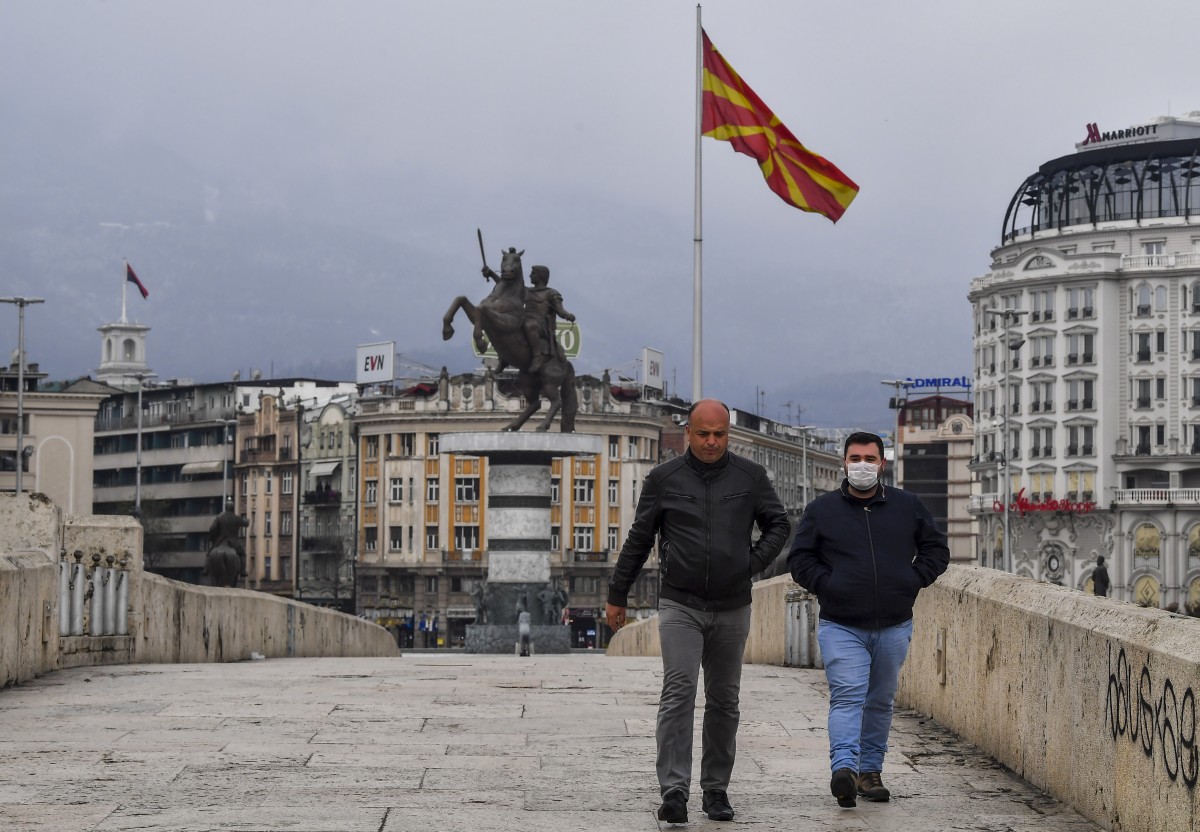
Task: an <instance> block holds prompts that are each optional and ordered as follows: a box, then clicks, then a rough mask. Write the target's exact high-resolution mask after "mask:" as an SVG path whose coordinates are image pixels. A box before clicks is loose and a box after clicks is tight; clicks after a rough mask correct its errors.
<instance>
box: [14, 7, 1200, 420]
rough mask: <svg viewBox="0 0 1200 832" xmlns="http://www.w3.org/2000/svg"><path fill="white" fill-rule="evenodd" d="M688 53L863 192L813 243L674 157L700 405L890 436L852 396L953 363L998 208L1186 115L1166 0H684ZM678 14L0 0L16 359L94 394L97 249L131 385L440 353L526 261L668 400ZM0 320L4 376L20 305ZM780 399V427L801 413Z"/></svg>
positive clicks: (711, 159)
mask: <svg viewBox="0 0 1200 832" xmlns="http://www.w3.org/2000/svg"><path fill="white" fill-rule="evenodd" d="M703 16H704V26H705V29H706V31H707V32H708V34H709V36H710V37H711V38H712V40H713V43H714V45H715V46H716V48H717V49H718V50H720V51H721V52H722V54H723V55H724V56H725V58H726V59H727V60H728V61H729V62H730V63H731V64H732V66H733V67H734V69H735V70H737V71H738V72H739V73H740V74H741V75H742V77H743V78H744V79H745V81H746V82H747V83H748V84H749V85H750V86H751V87H752V88H753V89H754V90H755V91H756V92H757V93H758V94H759V96H760V97H761V98H762V99H763V100H764V101H765V102H766V103H767V104H768V105H769V106H770V107H771V108H772V109H773V110H774V111H775V113H776V115H778V116H779V118H780V119H781V120H782V121H783V122H784V123H785V124H786V125H788V127H790V128H791V130H792V132H793V133H795V134H796V136H797V137H798V138H799V139H800V140H801V141H802V142H804V143H805V144H806V145H807V146H808V147H809V148H810V149H812V150H814V151H816V152H818V153H820V154H822V155H824V156H826V157H827V158H829V159H830V160H831V161H833V162H834V163H835V164H837V165H838V166H839V167H841V168H842V170H843V171H844V172H845V173H846V174H847V175H849V176H850V177H851V178H853V179H854V180H855V181H857V182H858V184H859V185H860V187H861V189H862V190H861V193H860V195H859V197H858V199H857V200H856V201H855V203H854V204H853V205H851V207H850V208H849V210H848V211H847V212H846V214H845V216H844V217H843V219H842V220H841V221H840V222H839V223H838V224H837V225H836V226H835V225H834V224H832V223H830V222H829V221H828V220H826V219H824V218H823V217H821V216H819V215H815V214H806V213H803V212H800V211H798V210H796V209H794V208H791V207H789V206H787V205H786V204H784V203H783V202H782V201H781V200H780V199H779V198H778V197H776V196H775V195H774V194H773V193H771V192H770V191H769V190H768V189H767V186H766V184H765V183H764V181H763V180H762V177H761V174H760V173H759V171H758V168H757V166H756V164H755V162H754V161H753V160H752V159H750V158H749V157H746V156H742V155H739V154H735V153H734V152H733V151H732V149H731V147H730V146H729V145H728V144H726V143H723V142H717V141H714V140H711V139H706V140H704V142H703V189H704V309H705V315H704V321H705V331H704V393H705V394H706V395H712V396H719V397H721V398H724V399H726V400H727V401H728V402H729V403H730V404H731V405H733V406H736V407H741V408H743V409H746V410H754V409H755V407H756V400H757V402H758V407H759V408H760V409H761V411H762V413H763V414H764V415H766V416H770V417H772V418H779V419H783V420H785V421H792V422H795V423H808V424H816V425H821V426H848V425H849V424H850V423H853V424H855V425H861V426H868V427H879V428H886V426H887V425H888V424H890V420H891V415H890V414H889V413H888V411H887V409H886V404H887V394H888V390H887V389H886V388H884V387H882V386H881V385H879V383H878V382H879V380H880V379H886V378H895V377H904V376H909V375H912V376H932V375H938V376H960V375H970V373H971V340H970V309H969V306H968V304H967V302H966V294H967V291H968V287H969V283H970V280H971V279H972V278H973V277H976V276H979V275H981V274H984V273H985V272H986V271H987V269H988V264H989V262H990V256H989V254H990V251H991V249H992V248H993V247H994V246H995V245H996V244H997V243H998V241H999V234H1000V228H1001V222H1002V219H1003V214H1004V210H1005V207H1006V205H1007V203H1008V200H1009V199H1010V198H1011V196H1012V194H1013V193H1014V191H1015V190H1016V188H1017V187H1018V186H1019V185H1020V184H1021V182H1022V180H1023V179H1024V178H1025V177H1026V176H1027V175H1029V174H1030V173H1032V172H1033V171H1034V170H1035V169H1036V168H1037V167H1038V165H1040V164H1041V163H1043V162H1045V161H1047V160H1049V159H1052V158H1056V157H1058V156H1062V155H1066V154H1068V153H1071V152H1073V150H1074V144H1075V143H1076V142H1078V141H1081V140H1082V139H1083V138H1084V136H1085V125H1086V124H1087V123H1089V122H1096V123H1097V124H1098V125H1099V126H1100V128H1101V129H1102V130H1109V129H1119V128H1122V127H1127V126H1130V125H1134V124H1141V123H1145V122H1147V121H1150V120H1152V119H1153V118H1155V117H1157V116H1160V115H1166V114H1168V113H1170V114H1175V115H1180V114H1183V113H1186V112H1189V111H1192V110H1200V93H1198V92H1197V87H1196V69H1197V59H1196V57H1195V50H1194V49H1192V48H1190V47H1189V43H1190V37H1191V34H1192V33H1194V32H1195V31H1196V28H1197V24H1198V23H1200V6H1198V5H1197V4H1196V3H1195V2H1194V0H1174V1H1173V2H1165V0H1146V1H1145V2H1141V3H1137V4H1129V3H1114V2H1103V1H1099V2H1098V1H1097V0H1091V1H1090V2H1075V0H1053V2H1049V0H1009V2H994V3H981V2H929V1H928V0H908V2H904V3H896V2H890V1H889V2H884V1H883V0H860V2H853V3H821V4H818V3H799V2H794V1H793V0H772V1H771V2H768V1H767V0H759V1H758V2H756V1H755V0H737V2H733V0H712V2H708V3H705V4H704V6H703ZM695 19H696V6H695V4H694V3H693V2H646V1H645V0H620V1H618V2H614V1H613V0H609V2H604V3H571V2H563V0H553V1H552V2H551V1H549V0H547V1H546V2H504V3H501V2H496V0H479V1H478V2H467V0H463V1H462V2H454V1H453V0H438V2H420V3H416V2H363V1H362V0H359V2H354V3H332V2H326V3H317V2H297V1H296V0H286V2H283V1H282V0H281V1H280V2H253V3H247V2H222V1H221V0H203V2H200V0H194V1H193V2H161V1H160V0H153V1H152V0H145V1H144V2H135V1H134V0H110V1H109V2H71V3H61V2H44V1H43V0H28V2H27V1H26V0H5V2H3V3H2V4H0V113H2V114H3V122H4V127H3V129H0V226H2V227H0V294H3V295H10V294H26V295H35V296H40V297H45V298H46V304H45V305H43V306H39V307H33V308H31V309H30V310H29V312H28V313H27V319H26V320H27V327H26V338H27V348H28V352H29V355H30V360H32V361H38V362H39V363H40V364H41V368H42V370H44V371H47V372H49V373H50V375H51V377H53V378H59V379H61V378H68V377H74V376H78V375H83V374H87V373H90V372H94V370H95V368H96V366H97V365H98V363H99V357H100V350H99V335H98V333H97V332H96V327H98V326H100V325H102V324H104V323H106V322H109V321H114V320H117V318H118V317H119V315H120V289H121V284H122V277H123V271H122V263H121V261H122V258H128V259H129V261H130V262H131V263H132V264H133V266H134V268H135V269H136V270H137V271H138V274H139V276H140V277H141V279H142V281H143V283H144V284H145V285H146V286H147V288H148V289H149V290H150V297H149V300H142V298H141V297H140V296H138V295H137V294H136V293H134V294H132V295H131V296H130V297H129V299H128V307H129V315H130V318H131V319H134V318H136V320H138V321H139V322H141V323H145V324H148V325H149V326H151V327H152V331H151V334H150V340H149V363H150V365H151V367H152V369H153V370H154V371H155V372H157V373H158V374H159V376H160V377H163V378H167V377H186V378H193V379H196V380H198V381H211V380H218V379H224V378H228V377H229V376H230V375H231V373H232V372H233V371H235V370H241V371H242V372H243V373H245V372H246V371H247V370H249V369H252V368H259V369H262V370H263V373H264V375H269V374H271V372H272V371H274V374H275V375H280V374H282V373H284V372H288V373H293V374H324V375H329V373H331V372H340V373H342V374H343V377H348V376H346V375H345V374H348V373H350V372H352V369H351V366H352V359H353V354H354V347H355V345H356V344H360V343H366V342H372V341H380V340H395V341H396V344H397V349H398V350H399V351H401V352H402V353H403V354H404V355H405V356H406V357H408V358H410V359H412V360H413V361H414V362H417V363H424V364H429V365H431V366H435V367H436V366H441V365H443V364H445V365H449V366H450V368H451V370H452V371H464V370H468V369H471V368H472V367H473V366H475V364H476V362H475V360H474V359H473V358H472V356H471V352H470V348H469V345H468V341H467V338H466V334H467V330H468V325H467V322H466V321H465V319H461V318H460V321H459V327H458V329H459V334H458V336H456V338H455V339H454V340H452V341H451V342H449V343H448V344H444V343H443V342H442V340H441V334H440V330H441V316H442V313H443V312H444V311H445V309H446V307H447V306H448V305H449V303H450V301H451V299H452V298H453V297H454V296H455V295H458V294H466V295H468V296H470V297H472V298H473V299H475V300H479V299H480V298H482V297H483V296H484V295H485V294H486V292H487V290H488V285H487V284H485V283H484V281H483V280H482V278H481V277H480V275H479V267H480V257H479V250H478V246H477V243H476V239H475V230H476V228H481V229H482V231H483V235H484V240H485V243H486V245H487V249H488V257H489V260H490V261H491V265H492V266H493V267H498V261H499V256H498V254H499V251H500V249H501V248H502V247H507V246H510V245H512V246H517V247H518V248H523V249H524V250H525V252H526V254H525V264H526V269H528V267H529V266H530V265H532V264H534V263H542V264H545V265H547V266H549V267H550V270H551V281H552V285H554V286H555V287H557V288H558V289H559V290H560V291H561V292H562V294H563V296H564V301H565V305H566V307H567V308H568V309H569V310H570V311H572V312H573V313H575V314H576V315H577V316H578V319H579V323H580V326H581V327H582V338H583V351H582V353H581V355H580V358H579V359H578V361H577V362H576V366H577V370H578V371H579V372H585V373H586V372H590V373H599V372H601V371H603V369H605V368H612V369H614V371H615V372H620V373H625V374H628V375H632V374H633V373H634V372H635V371H636V369H637V365H636V359H637V358H638V357H639V356H640V350H641V347H643V346H650V347H654V348H657V349H660V350H662V351H663V352H664V353H665V355H666V360H665V368H666V378H667V382H668V384H669V385H670V386H671V387H672V389H673V390H677V391H678V392H679V393H680V394H681V395H682V396H684V397H690V394H691V373H692V362H691V351H692V347H691V304H692V267H693V262H692V259H693V245H692V236H693V234H692V224H693V170H694V150H693V148H694V141H693V135H694V130H695V90H694V84H695ZM6 308H7V309H8V311H4V309H0V315H2V316H3V317H0V336H2V337H3V342H4V344H3V346H4V348H5V350H6V351H7V350H10V349H12V348H13V347H15V346H16V312H15V310H14V309H12V308H11V307H6ZM801 409H802V410H801Z"/></svg>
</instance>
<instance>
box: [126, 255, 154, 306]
mask: <svg viewBox="0 0 1200 832" xmlns="http://www.w3.org/2000/svg"><path fill="white" fill-rule="evenodd" d="M125 279H126V280H127V281H129V282H130V283H132V284H133V285H134V286H136V287H138V291H139V292H141V293H142V297H143V298H148V297H150V292H148V291H147V290H146V287H145V286H143V285H142V281H140V280H138V276H137V275H136V274H134V273H133V266H131V265H129V264H128V263H126V264H125Z"/></svg>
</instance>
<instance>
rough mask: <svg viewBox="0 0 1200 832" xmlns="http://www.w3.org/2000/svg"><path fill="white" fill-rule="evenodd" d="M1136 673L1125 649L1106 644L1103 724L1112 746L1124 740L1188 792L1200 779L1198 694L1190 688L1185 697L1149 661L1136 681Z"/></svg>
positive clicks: (1185, 691)
mask: <svg viewBox="0 0 1200 832" xmlns="http://www.w3.org/2000/svg"><path fill="white" fill-rule="evenodd" d="M1133 678H1134V677H1133V668H1132V666H1131V665H1130V664H1129V659H1128V657H1127V656H1126V655H1125V648H1124V647H1121V648H1119V649H1118V651H1117V657H1116V665H1115V666H1114V664H1113V645H1112V644H1111V643H1110V644H1109V645H1108V693H1107V695H1106V696H1105V700H1104V725H1105V728H1107V729H1108V732H1109V733H1110V734H1111V736H1112V739H1113V742H1117V741H1118V740H1119V739H1120V738H1121V737H1125V738H1128V740H1129V742H1131V743H1133V744H1136V745H1137V746H1138V747H1140V748H1141V749H1142V753H1143V754H1145V755H1146V756H1147V757H1149V758H1151V759H1154V760H1161V761H1162V765H1163V770H1164V771H1165V772H1166V775H1167V777H1169V778H1170V780H1171V782H1179V781H1182V782H1183V784H1184V785H1186V786H1187V787H1188V788H1189V789H1194V788H1195V787H1196V781H1197V778H1198V777H1200V751H1198V749H1197V747H1196V694H1195V692H1194V691H1193V690H1192V688H1191V686H1190V685H1189V686H1188V687H1187V688H1186V689H1185V690H1183V691H1182V692H1180V691H1179V688H1178V686H1177V685H1176V684H1175V682H1174V681H1173V680H1172V679H1171V678H1170V677H1167V678H1165V679H1159V680H1155V678H1154V675H1153V674H1152V673H1151V671H1150V662H1149V659H1147V660H1146V661H1145V662H1143V664H1142V669H1141V671H1140V672H1139V673H1138V674H1137V682H1136V684H1135V683H1134V681H1133Z"/></svg>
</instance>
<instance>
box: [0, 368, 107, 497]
mask: <svg viewBox="0 0 1200 832" xmlns="http://www.w3.org/2000/svg"><path fill="white" fill-rule="evenodd" d="M18 360H19V358H18V357H16V356H14V358H13V361H12V363H11V364H10V365H9V366H8V367H5V368H3V369H0V491H14V490H15V489H16V486H17V465H18V461H19V463H20V465H21V491H23V492H27V493H28V492H35V491H36V492H39V493H41V494H45V495H46V496H47V497H49V498H50V499H51V500H52V501H54V503H55V504H56V505H58V506H59V507H60V508H61V509H62V510H63V511H65V512H67V513H70V514H87V513H90V512H91V510H92V423H93V422H94V420H95V418H96V409H97V408H98V407H99V406H100V402H101V401H102V400H103V399H104V398H105V397H106V396H107V395H108V394H109V392H111V391H110V390H109V389H108V388H106V387H105V386H104V385H102V384H96V383H92V382H88V381H86V380H84V381H80V382H75V383H70V384H52V385H48V384H46V383H45V382H44V380H45V378H46V373H43V372H40V371H39V370H38V365H37V364H30V363H28V362H27V363H26V364H25V368H24V373H22V372H21V368H20V367H19V366H18V364H17V361H18ZM22 376H24V390H23V391H22V393H21V395H20V397H19V398H20V401H19V402H18V395H17V390H18V387H19V385H20V381H21V377H22ZM18 410H19V411H21V416H22V429H21V430H20V431H18V430H17V412H18ZM18 433H20V434H21V437H20V439H21V445H22V447H20V448H18V447H17V434H18Z"/></svg>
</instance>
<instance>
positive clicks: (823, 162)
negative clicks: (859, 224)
mask: <svg viewBox="0 0 1200 832" xmlns="http://www.w3.org/2000/svg"><path fill="white" fill-rule="evenodd" d="M702 34H703V35H704V72H703V85H704V86H703V109H702V117H701V121H700V133H701V134H702V135H705V136H710V137H711V138H714V139H720V140H721V141H725V142H729V143H730V144H732V145H733V149H734V150H736V151H737V152H738V153H745V154H746V155H747V156H753V157H754V158H755V159H757V160H758V164H759V167H761V168H762V173H763V178H765V179H766V180H767V185H768V186H769V187H770V188H771V190H772V191H774V192H775V193H777V194H779V197H780V198H781V199H782V200H783V201H784V202H786V203H788V204H789V205H794V206H796V207H797V208H799V209H800V210H801V211H814V212H816V213H818V214H824V215H825V216H827V217H829V219H831V220H833V221H834V222H837V221H838V219H840V218H841V216H842V214H843V213H845V211H846V208H848V207H849V206H850V203H851V202H853V201H854V197H856V196H858V185H856V184H854V181H853V180H852V179H850V177H848V176H846V174H844V173H842V172H841V171H840V170H838V167H837V165H835V164H833V163H832V162H830V161H829V160H828V159H825V158H824V157H822V156H818V155H817V154H816V153H813V152H812V151H811V150H809V149H808V148H806V147H805V146H804V145H802V144H801V143H800V142H799V141H798V140H797V139H796V137H795V136H793V135H792V131H791V130H788V129H787V127H786V126H785V125H784V124H783V122H781V121H780V120H779V119H778V118H776V117H775V114H774V113H772V112H771V110H770V108H768V107H767V105H766V104H764V103H763V102H762V99H761V98H759V97H758V96H757V95H756V94H755V93H754V90H752V89H750V88H749V87H748V86H746V82H745V81H743V80H742V78H741V76H740V75H738V74H737V73H736V72H735V71H734V69H733V67H731V66H730V65H729V63H728V62H727V61H726V60H725V59H724V58H723V57H722V56H721V53H720V52H718V51H717V50H716V49H715V48H713V45H712V41H711V40H709V39H708V33H707V32H702Z"/></svg>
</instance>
